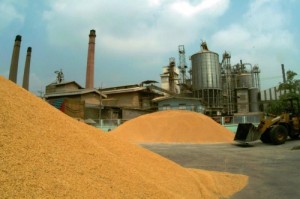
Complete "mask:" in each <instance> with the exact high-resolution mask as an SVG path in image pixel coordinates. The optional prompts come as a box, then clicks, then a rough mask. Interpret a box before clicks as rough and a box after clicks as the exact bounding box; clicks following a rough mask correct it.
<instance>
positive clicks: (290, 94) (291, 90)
mask: <svg viewBox="0 0 300 199" xmlns="http://www.w3.org/2000/svg"><path fill="white" fill-rule="evenodd" d="M296 76H297V73H295V72H293V71H291V70H289V71H287V72H286V82H283V83H279V87H278V90H279V91H284V92H285V93H284V94H283V95H281V96H280V100H285V99H290V98H293V99H294V98H297V99H299V97H300V95H299V91H300V87H299V82H300V81H299V80H296V79H295V77H296ZM297 91H298V92H297Z"/></svg>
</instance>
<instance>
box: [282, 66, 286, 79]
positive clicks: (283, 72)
mask: <svg viewBox="0 0 300 199" xmlns="http://www.w3.org/2000/svg"><path fill="white" fill-rule="evenodd" d="M281 70H282V78H283V83H285V82H286V78H285V70H284V65H283V64H281Z"/></svg>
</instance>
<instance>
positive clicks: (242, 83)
mask: <svg viewBox="0 0 300 199" xmlns="http://www.w3.org/2000/svg"><path fill="white" fill-rule="evenodd" d="M236 79H237V86H236V87H237V88H251V87H253V78H252V74H251V73H250V72H249V73H241V74H238V75H237V78H236Z"/></svg>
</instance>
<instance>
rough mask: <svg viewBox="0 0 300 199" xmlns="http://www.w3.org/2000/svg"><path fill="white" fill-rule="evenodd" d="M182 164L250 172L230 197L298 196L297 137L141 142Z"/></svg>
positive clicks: (299, 156) (299, 162) (299, 160)
mask: <svg viewBox="0 0 300 199" xmlns="http://www.w3.org/2000/svg"><path fill="white" fill-rule="evenodd" d="M142 147H144V148H146V149H149V150H151V151H153V152H155V153H158V154H160V155H162V156H164V157H166V158H168V159H170V160H172V161H174V162H176V163H178V164H180V165H182V166H184V167H187V168H198V169H206V170H213V171H222V172H230V173H236V174H244V175H248V176H249V184H248V185H247V186H246V187H245V188H244V189H243V190H242V191H240V192H238V193H236V194H235V195H234V196H232V197H231V198H233V199H253V198H255V199H265V198H272V199H294V198H295V199H296V198H297V199H298V198H300V186H299V182H300V140H293V141H292V140H288V141H287V142H286V143H285V144H283V145H278V146H274V145H267V144H263V143H261V142H260V141H257V142H255V143H253V144H251V145H249V146H242V145H238V144H236V143H222V144H143V145H142Z"/></svg>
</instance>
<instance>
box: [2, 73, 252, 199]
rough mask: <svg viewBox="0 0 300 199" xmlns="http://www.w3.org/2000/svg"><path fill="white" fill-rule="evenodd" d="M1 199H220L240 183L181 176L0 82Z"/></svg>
mask: <svg viewBox="0 0 300 199" xmlns="http://www.w3.org/2000/svg"><path fill="white" fill-rule="evenodd" d="M0 85H1V87H0V102H1V103H0V184H1V185H0V193H1V198H222V197H229V196H230V195H232V194H234V193H235V192H237V191H239V190H241V189H242V188H243V187H244V186H245V185H246V184H247V180H248V178H247V177H246V176H243V175H234V174H229V173H219V172H209V171H204V170H194V169H185V168H183V167H181V166H179V165H177V164H175V163H174V162H172V161H169V160H167V159H165V158H163V157H161V156H159V155H157V154H154V153H152V152H150V151H148V150H146V149H143V148H140V147H138V146H136V145H133V144H129V143H126V142H123V141H121V140H117V139H115V138H113V137H112V136H109V135H107V134H106V133H103V132H102V131H100V130H98V129H96V128H94V127H91V126H88V125H86V124H84V123H82V122H79V121H76V120H75V119H73V118H70V117H68V116H66V115H65V114H63V113H62V112H60V111H59V110H57V109H55V108H53V107H52V106H51V105H49V104H47V103H46V102H44V101H43V100H41V99H39V98H37V97H35V96H33V95H32V94H30V93H29V92H27V91H26V90H24V89H22V88H20V87H18V86H17V85H16V84H14V83H12V82H10V81H8V80H6V79H5V78H3V77H1V76H0Z"/></svg>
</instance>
